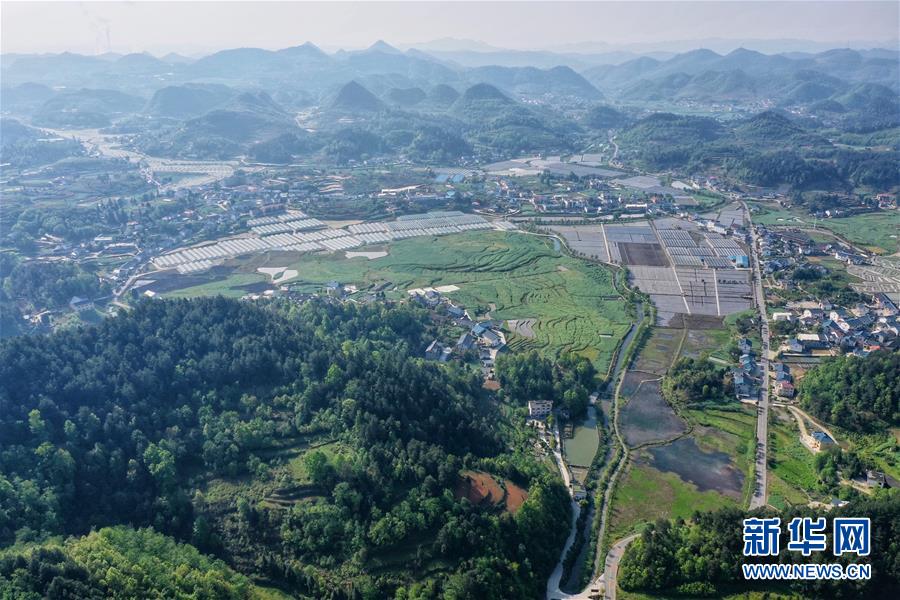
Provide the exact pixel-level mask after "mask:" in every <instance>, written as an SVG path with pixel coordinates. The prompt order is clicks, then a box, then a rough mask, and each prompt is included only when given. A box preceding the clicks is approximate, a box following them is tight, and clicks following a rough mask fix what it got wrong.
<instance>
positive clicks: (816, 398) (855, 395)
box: [799, 350, 900, 432]
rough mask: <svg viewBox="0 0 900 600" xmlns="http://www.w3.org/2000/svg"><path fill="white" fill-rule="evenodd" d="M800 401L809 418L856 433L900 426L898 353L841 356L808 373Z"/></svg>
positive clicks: (899, 356)
mask: <svg viewBox="0 0 900 600" xmlns="http://www.w3.org/2000/svg"><path fill="white" fill-rule="evenodd" d="M799 389H800V394H799V397H800V401H801V402H802V403H803V406H804V407H805V408H806V409H807V410H809V411H810V412H811V413H812V414H813V415H815V416H817V417H818V418H820V419H823V420H825V421H828V422H830V423H834V424H835V425H839V426H841V427H844V428H846V429H851V430H853V431H860V432H865V431H868V432H871V431H877V430H883V429H886V428H887V427H896V426H897V425H900V352H897V351H894V352H889V351H887V350H882V351H879V352H873V353H871V354H869V355H868V356H866V357H865V358H859V357H856V356H842V357H839V358H832V359H828V360H825V361H823V362H822V363H821V364H820V365H818V366H817V367H815V368H813V369H810V371H809V372H807V373H806V375H805V376H804V377H803V380H802V381H801V382H800V388H799Z"/></svg>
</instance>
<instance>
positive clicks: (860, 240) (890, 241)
mask: <svg viewBox="0 0 900 600" xmlns="http://www.w3.org/2000/svg"><path fill="white" fill-rule="evenodd" d="M818 224H819V226H820V227H824V228H825V229H829V230H831V231H833V232H835V233H837V234H838V235H841V236H843V237H845V238H847V239H848V240H850V241H851V242H855V243H857V244H861V245H863V246H865V247H866V248H868V249H870V250H872V251H875V252H879V253H880V254H881V253H883V254H893V253H894V252H897V250H898V249H900V246H898V244H900V237H898V236H900V234H898V232H900V212H898V211H896V210H895V211H882V212H877V213H869V214H865V215H855V216H852V217H846V218H843V219H825V220H822V221H819V222H818Z"/></svg>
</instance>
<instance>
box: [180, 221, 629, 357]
mask: <svg viewBox="0 0 900 600" xmlns="http://www.w3.org/2000/svg"><path fill="white" fill-rule="evenodd" d="M387 248H388V255H387V256H384V257H381V258H375V259H372V260H369V259H367V258H365V257H356V258H349V259H348V258H346V257H345V256H344V255H343V254H306V255H300V256H297V255H296V254H294V255H293V256H291V259H292V260H291V262H285V258H284V257H281V256H279V254H278V253H270V254H268V255H262V256H256V257H253V258H252V259H248V260H247V261H246V263H245V264H242V265H239V266H237V267H235V268H234V270H233V274H232V275H231V276H230V277H228V278H225V279H223V280H219V281H214V282H210V283H204V284H201V285H197V286H194V287H189V288H186V289H180V290H177V291H173V292H171V293H172V295H179V296H196V295H208V294H218V293H221V294H226V295H237V296H241V295H243V294H245V293H247V286H248V284H251V283H252V282H260V281H265V279H266V277H265V276H263V275H261V274H258V273H256V269H257V268H259V267H264V268H273V267H281V268H287V269H292V270H295V271H297V276H296V277H294V278H291V279H289V280H287V281H285V282H283V283H287V284H289V285H291V286H292V287H294V288H296V289H298V290H300V291H310V292H312V291H321V289H322V287H323V286H324V285H325V284H326V283H327V282H329V281H332V280H334V281H339V282H341V283H344V284H356V285H357V286H359V288H360V289H366V288H368V287H371V286H373V285H377V284H379V283H384V282H391V289H392V290H393V291H390V292H389V295H390V296H392V297H393V298H395V299H400V298H404V297H406V290H408V289H412V288H421V287H438V286H442V285H455V286H458V287H459V290H458V291H455V292H452V293H449V294H448V296H449V297H450V298H451V299H452V300H453V301H454V302H456V303H458V304H462V305H463V306H465V307H466V308H467V309H469V310H470V313H471V312H477V313H479V314H480V313H483V312H485V311H487V310H488V307H490V306H493V307H496V308H492V309H491V310H490V316H491V318H494V319H499V320H520V319H533V320H534V322H533V323H532V324H531V333H532V336H531V337H529V336H528V335H517V334H515V333H512V332H511V333H510V334H509V340H508V341H509V346H510V349H512V350H531V349H534V350H538V351H540V352H542V353H544V354H546V355H549V356H558V355H559V354H561V353H563V352H574V353H576V354H579V355H581V356H585V357H586V358H588V359H590V360H591V361H592V362H593V363H594V364H595V365H596V367H597V369H598V371H600V372H606V370H607V367H608V365H609V361H610V360H611V358H612V353H613V350H614V349H615V347H616V344H617V343H618V341H619V340H620V339H621V338H622V337H623V336H624V335H625V332H626V331H627V330H628V327H629V323H630V320H629V318H628V316H627V314H626V307H625V303H624V302H623V301H622V300H621V298H620V297H619V296H618V294H617V293H616V291H615V287H614V286H613V282H612V273H611V272H610V271H609V270H608V269H606V268H604V267H602V266H600V265H595V264H590V263H587V262H585V261H582V260H579V259H574V258H571V257H568V256H565V255H561V254H559V253H557V252H556V251H555V250H554V249H553V247H552V244H550V243H549V242H548V241H546V240H545V239H542V238H538V237H535V236H528V235H522V234H514V233H501V232H487V231H476V232H470V233H461V234H455V235H449V236H443V237H436V238H424V237H423V238H412V239H408V240H402V241H398V242H393V243H391V244H390V245H388V246H387Z"/></svg>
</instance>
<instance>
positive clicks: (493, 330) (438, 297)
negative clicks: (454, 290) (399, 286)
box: [410, 289, 506, 379]
mask: <svg viewBox="0 0 900 600" xmlns="http://www.w3.org/2000/svg"><path fill="white" fill-rule="evenodd" d="M410 300H411V301H412V302H416V303H418V304H421V305H422V306H425V307H427V308H429V309H431V310H435V311H438V310H440V311H445V312H446V313H447V315H448V316H449V317H450V318H451V319H452V321H453V323H454V324H455V325H457V326H459V327H462V328H463V329H465V331H464V332H463V333H462V334H460V336H459V338H458V339H457V340H456V343H455V344H443V343H441V342H440V341H438V340H433V341H432V342H431V343H429V344H428V346H427V347H426V348H425V359H426V360H436V361H440V362H447V361H448V360H450V358H451V357H452V356H453V352H454V351H456V353H457V354H458V355H460V356H463V355H465V354H466V353H468V352H470V351H476V352H477V353H478V359H479V360H480V361H481V366H482V369H483V370H484V373H485V375H486V376H487V378H488V379H493V378H494V361H495V360H496V358H497V353H498V352H500V351H502V350H503V349H504V348H505V347H506V336H505V335H504V334H503V332H502V331H501V330H500V323H498V322H495V321H491V320H482V321H478V322H476V321H474V320H472V318H471V317H470V316H469V313H468V312H467V311H466V310H465V309H464V308H463V307H461V306H458V305H456V304H453V302H451V301H450V299H449V298H447V297H445V296H444V295H442V294H441V293H440V292H438V291H437V290H433V289H425V290H413V291H412V292H411V293H410Z"/></svg>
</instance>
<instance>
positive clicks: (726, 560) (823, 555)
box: [618, 492, 900, 599]
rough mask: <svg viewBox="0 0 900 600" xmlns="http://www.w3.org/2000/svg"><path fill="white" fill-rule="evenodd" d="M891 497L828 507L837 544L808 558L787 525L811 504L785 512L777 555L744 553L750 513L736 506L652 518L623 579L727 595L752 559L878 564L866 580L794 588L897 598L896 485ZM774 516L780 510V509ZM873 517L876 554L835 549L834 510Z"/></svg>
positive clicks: (655, 588) (899, 506) (656, 589)
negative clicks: (791, 542)
mask: <svg viewBox="0 0 900 600" xmlns="http://www.w3.org/2000/svg"><path fill="white" fill-rule="evenodd" d="M883 496H884V497H883V498H879V499H875V500H871V499H866V500H861V501H858V502H854V503H851V504H849V505H847V506H845V507H843V508H840V509H835V510H832V511H830V512H829V513H828V516H827V520H828V522H829V527H828V528H827V530H826V534H827V537H828V539H827V543H828V546H827V547H828V548H829V550H828V551H826V552H814V553H813V554H812V556H810V557H804V556H803V555H802V554H801V553H800V552H793V551H790V550H788V549H787V541H788V532H787V526H786V524H787V523H789V522H790V521H791V519H793V518H794V517H813V518H815V517H817V516H821V513H819V514H817V513H815V511H813V510H811V509H809V508H806V507H803V508H799V509H798V508H793V509H791V510H789V511H788V512H785V513H781V514H779V515H778V516H779V517H781V523H782V525H781V543H780V554H779V555H778V556H777V557H745V556H744V555H743V532H742V520H743V519H744V518H747V517H748V515H747V514H746V513H744V512H743V511H741V510H739V509H736V508H723V509H720V510H718V511H714V512H708V513H700V512H697V513H694V516H693V517H692V519H691V520H690V521H687V522H686V521H684V520H681V519H679V520H677V521H675V522H670V521H664V520H660V521H657V522H656V523H655V524H651V525H649V526H648V527H647V528H646V529H645V530H644V531H643V532H642V533H641V535H640V537H639V538H638V539H636V540H635V541H634V542H633V543H632V544H631V545H630V546H629V547H628V549H627V550H626V552H625V555H624V556H623V557H622V562H621V563H620V566H619V579H618V581H619V585H620V586H621V587H622V589H625V590H628V591H638V590H640V591H643V592H649V593H660V592H663V593H667V594H671V593H673V592H674V593H676V594H678V595H685V596H690V597H704V596H713V597H715V596H721V595H722V594H723V593H727V592H728V591H729V590H733V589H735V586H745V585H746V580H745V579H744V575H743V572H742V569H741V565H742V564H745V563H754V564H756V563H766V562H773V563H774V562H777V563H782V564H784V563H804V564H805V563H811V562H815V563H835V562H840V563H843V564H845V565H846V564H847V563H849V562H855V563H870V564H871V565H872V578H871V579H867V580H860V581H847V580H827V579H820V580H810V581H802V580H797V581H792V582H791V583H790V584H789V586H788V589H789V590H790V591H793V592H795V593H799V594H801V596H802V597H804V598H847V599H849V598H863V597H870V598H895V597H896V591H897V589H898V586H900V562H898V558H900V547H898V545H897V540H898V539H900V497H898V496H897V495H896V494H892V493H890V492H885V493H883ZM757 516H759V514H757ZM773 516H774V515H773ZM860 516H866V517H869V518H870V519H871V520H872V521H871V544H872V553H871V556H869V557H866V558H858V557H856V556H855V555H850V556H849V557H848V556H846V555H845V556H842V557H835V556H834V555H833V554H832V553H831V551H830V549H831V547H832V540H831V534H832V532H831V526H830V525H831V519H832V517H860Z"/></svg>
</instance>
